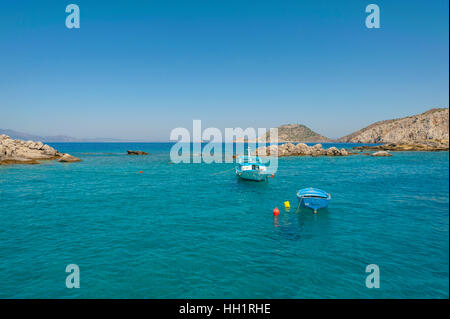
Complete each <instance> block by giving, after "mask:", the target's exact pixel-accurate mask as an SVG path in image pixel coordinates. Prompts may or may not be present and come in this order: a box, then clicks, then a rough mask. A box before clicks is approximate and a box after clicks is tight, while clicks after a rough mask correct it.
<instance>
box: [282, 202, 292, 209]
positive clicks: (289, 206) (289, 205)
mask: <svg viewBox="0 0 450 319" xmlns="http://www.w3.org/2000/svg"><path fill="white" fill-rule="evenodd" d="M284 208H286V209H290V208H291V204H290V203H289V201H285V202H284Z"/></svg>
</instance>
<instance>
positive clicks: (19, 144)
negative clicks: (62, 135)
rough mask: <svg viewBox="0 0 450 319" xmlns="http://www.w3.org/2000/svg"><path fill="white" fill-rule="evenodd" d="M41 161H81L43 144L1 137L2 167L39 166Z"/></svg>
mask: <svg viewBox="0 0 450 319" xmlns="http://www.w3.org/2000/svg"><path fill="white" fill-rule="evenodd" d="M41 160H57V161H58V162H65V163H70V162H80V161H81V160H80V159H79V158H76V157H74V156H72V155H70V154H66V153H60V152H58V151H57V150H55V149H54V148H53V147H51V146H49V145H47V144H43V143H42V142H33V141H23V140H14V139H12V138H11V137H9V136H8V135H5V134H2V135H0V165H11V164H39V163H40V161H41Z"/></svg>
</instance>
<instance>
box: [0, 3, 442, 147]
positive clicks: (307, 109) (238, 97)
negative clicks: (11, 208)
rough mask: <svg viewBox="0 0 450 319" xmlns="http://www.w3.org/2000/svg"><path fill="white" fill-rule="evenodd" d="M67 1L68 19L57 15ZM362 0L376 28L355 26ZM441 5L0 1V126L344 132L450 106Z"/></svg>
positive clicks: (107, 132) (124, 132)
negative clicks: (372, 11)
mask: <svg viewBox="0 0 450 319" xmlns="http://www.w3.org/2000/svg"><path fill="white" fill-rule="evenodd" d="M71 1H72V2H71ZM70 3H75V4H77V5H78V6H79V8H80V28H79V29H68V28H66V26H65V20H66V17H67V15H68V13H66V12H65V8H66V6H67V5H68V4H70ZM370 3H375V4H377V5H378V6H379V7H380V21H381V27H380V28H379V29H368V28H367V27H366V25H365V19H366V16H367V15H368V13H366V12H365V8H366V6H367V5H368V4H370ZM448 12H449V7H448V1H446V0H445V1H444V0H433V1H425V0H422V1H419V0H409V1H400V0H389V1H380V0H366V1H360V0H354V1H350V0H347V1H345V0H344V1H320V0H316V1H312V0H311V1H301V0H297V1H286V0H273V1H272V0H258V1H248V0H227V1H224V0H222V1H217V0H201V1H197V0H190V1H180V0H164V1H162V0H161V1H132V0H128V1H123V0H115V1H101V0H96V1H86V0H68V1H62V0H58V1H47V0H39V1H17V0H14V1H13V0H2V1H1V2H0V128H2V129H14V130H17V131H22V132H26V133H30V134H36V135H59V134H64V135H69V136H73V137H78V138H88V137H108V138H123V139H136V140H147V141H167V140H169V136H170V132H171V130H172V129H174V128H176V127H186V128H188V129H191V128H192V120H194V119H200V120H202V126H203V128H207V127H217V128H219V129H222V130H223V129H224V128H225V127H242V128H247V127H254V128H271V127H277V126H279V125H282V124H288V123H301V124H305V125H307V126H308V127H310V128H311V129H313V130H315V131H317V132H318V133H320V134H322V135H325V136H328V137H331V138H337V137H341V136H344V135H346V134H349V133H351V132H353V131H355V130H358V129H361V128H362V127H365V126H367V125H369V124H371V123H373V122H374V121H378V120H385V119H391V118H398V117H403V116H407V115H412V114H417V113H422V112H424V111H426V110H428V109H430V108H433V107H448V104H449V91H448V85H449V42H448V38H449V32H448V24H449V19H448Z"/></svg>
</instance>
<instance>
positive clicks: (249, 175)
mask: <svg viewBox="0 0 450 319" xmlns="http://www.w3.org/2000/svg"><path fill="white" fill-rule="evenodd" d="M236 175H237V176H239V177H240V178H242V179H247V180H251V181H266V180H267V177H269V176H270V175H272V174H271V173H269V172H268V170H267V166H266V165H265V164H264V163H263V162H262V161H261V159H260V158H259V157H258V156H249V155H245V156H239V157H238V158H237V161H236Z"/></svg>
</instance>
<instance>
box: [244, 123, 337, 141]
mask: <svg viewBox="0 0 450 319" xmlns="http://www.w3.org/2000/svg"><path fill="white" fill-rule="evenodd" d="M277 129H278V142H280V143H285V142H304V143H319V142H331V141H332V140H331V139H329V138H328V137H325V136H323V135H320V134H319V133H316V132H314V131H312V130H311V129H310V128H308V127H307V126H305V125H302V124H286V125H281V126H279V127H277ZM265 138H266V142H270V131H269V132H267V133H266V135H265ZM263 139H264V137H258V138H257V139H256V140H254V139H253V140H247V139H245V138H237V139H235V142H238V143H242V142H255V141H258V142H261V141H262V140H263Z"/></svg>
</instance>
